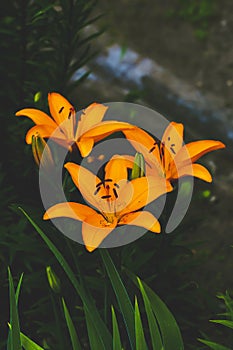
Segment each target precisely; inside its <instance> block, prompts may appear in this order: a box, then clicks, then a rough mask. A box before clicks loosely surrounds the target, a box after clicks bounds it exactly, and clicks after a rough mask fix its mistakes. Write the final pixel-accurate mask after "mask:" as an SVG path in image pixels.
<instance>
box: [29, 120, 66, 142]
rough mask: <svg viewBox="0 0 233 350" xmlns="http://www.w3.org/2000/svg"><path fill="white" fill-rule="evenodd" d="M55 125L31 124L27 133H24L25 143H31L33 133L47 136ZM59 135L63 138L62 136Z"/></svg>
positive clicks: (51, 132) (43, 136)
mask: <svg viewBox="0 0 233 350" xmlns="http://www.w3.org/2000/svg"><path fill="white" fill-rule="evenodd" d="M56 128H57V125H55V129H54V127H53V126H50V125H35V126H33V127H32V128H31V129H29V130H28V132H27V134H26V142H27V144H31V143H32V136H34V135H40V137H42V138H49V137H50V136H51V135H52V134H53V132H54V130H56ZM61 137H63V138H64V136H62V134H61Z"/></svg>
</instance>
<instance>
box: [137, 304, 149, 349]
mask: <svg viewBox="0 0 233 350" xmlns="http://www.w3.org/2000/svg"><path fill="white" fill-rule="evenodd" d="M134 315H135V338H136V350H142V349H143V350H144V349H145V350H146V349H147V344H146V339H145V336H144V331H143V325H142V320H141V315H140V311H139V307H138V301H137V297H135V314H134Z"/></svg>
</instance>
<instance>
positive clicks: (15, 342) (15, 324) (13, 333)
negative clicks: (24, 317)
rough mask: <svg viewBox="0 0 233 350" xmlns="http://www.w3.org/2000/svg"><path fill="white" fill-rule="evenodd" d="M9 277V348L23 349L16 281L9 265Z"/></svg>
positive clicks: (14, 349) (11, 349) (10, 349)
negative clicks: (14, 281) (15, 287)
mask: <svg viewBox="0 0 233 350" xmlns="http://www.w3.org/2000/svg"><path fill="white" fill-rule="evenodd" d="M8 279H9V295H10V326H9V328H10V330H9V335H10V341H9V344H8V346H9V349H8V350H22V346H21V340H20V327H19V316H18V310H17V302H16V296H15V289H14V283H13V279H12V275H11V271H10V268H9V267H8Z"/></svg>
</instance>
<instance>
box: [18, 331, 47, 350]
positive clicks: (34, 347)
mask: <svg viewBox="0 0 233 350" xmlns="http://www.w3.org/2000/svg"><path fill="white" fill-rule="evenodd" d="M20 338H21V343H22V346H23V348H24V350H44V348H42V347H41V346H39V345H38V344H36V343H35V342H34V341H33V340H31V339H30V338H28V337H27V336H26V335H25V334H23V333H22V332H20Z"/></svg>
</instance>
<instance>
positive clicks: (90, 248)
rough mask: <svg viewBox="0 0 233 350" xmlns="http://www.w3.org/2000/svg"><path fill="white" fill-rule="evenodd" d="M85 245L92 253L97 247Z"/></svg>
mask: <svg viewBox="0 0 233 350" xmlns="http://www.w3.org/2000/svg"><path fill="white" fill-rule="evenodd" d="M85 247H86V250H87V251H88V252H89V253H92V252H93V251H94V250H95V249H96V247H91V246H87V245H86V246H85Z"/></svg>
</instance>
